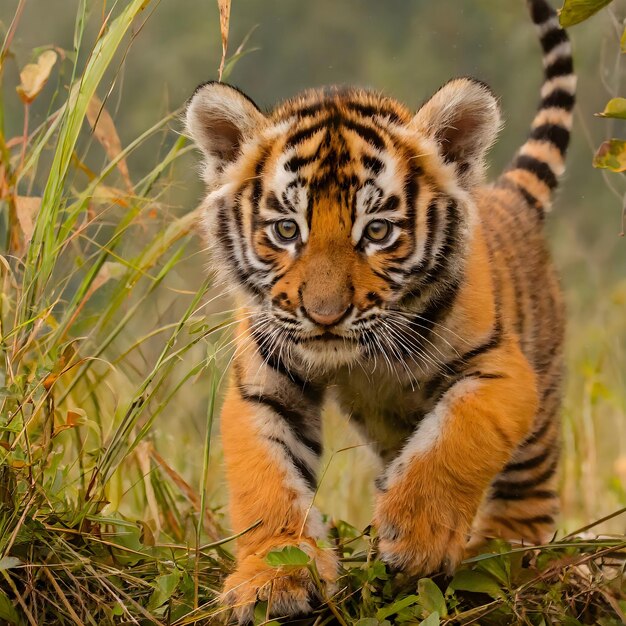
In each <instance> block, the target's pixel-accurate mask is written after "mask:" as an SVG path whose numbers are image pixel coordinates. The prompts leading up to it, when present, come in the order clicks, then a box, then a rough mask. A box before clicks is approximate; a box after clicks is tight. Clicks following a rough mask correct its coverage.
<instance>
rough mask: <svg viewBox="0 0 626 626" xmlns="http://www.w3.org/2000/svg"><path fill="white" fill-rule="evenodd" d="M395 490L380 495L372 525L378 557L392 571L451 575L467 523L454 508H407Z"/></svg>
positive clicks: (462, 549)
mask: <svg viewBox="0 0 626 626" xmlns="http://www.w3.org/2000/svg"><path fill="white" fill-rule="evenodd" d="M398 496H399V494H395V493H394V491H393V490H392V491H390V492H387V493H383V494H380V496H379V499H378V503H377V506H376V513H375V518H374V525H375V526H376V528H377V531H378V550H379V554H380V558H381V559H382V560H383V561H385V563H387V564H388V565H389V566H390V567H392V568H393V569H398V570H401V571H403V572H406V573H407V574H410V575H419V576H425V575H429V574H435V573H438V572H441V571H445V572H448V573H452V572H453V571H454V569H455V568H456V566H457V565H458V564H459V563H460V561H461V560H462V559H463V557H464V554H465V546H466V544H467V532H468V530H469V524H468V523H467V522H465V520H464V519H463V518H462V516H461V515H460V514H459V512H458V510H457V509H455V508H454V506H451V505H450V506H446V504H445V503H442V502H441V501H439V502H436V504H435V503H433V504H432V505H431V506H427V505H425V506H418V502H417V500H416V498H415V497H413V498H412V500H413V503H414V504H413V505H411V506H406V503H407V499H406V498H404V497H398Z"/></svg>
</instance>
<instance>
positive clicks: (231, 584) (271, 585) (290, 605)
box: [222, 544, 338, 624]
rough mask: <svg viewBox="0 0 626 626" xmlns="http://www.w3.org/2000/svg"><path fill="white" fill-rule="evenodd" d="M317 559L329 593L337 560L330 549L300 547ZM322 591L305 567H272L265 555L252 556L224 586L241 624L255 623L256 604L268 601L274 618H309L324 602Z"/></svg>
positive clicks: (226, 598) (224, 600)
mask: <svg viewBox="0 0 626 626" xmlns="http://www.w3.org/2000/svg"><path fill="white" fill-rule="evenodd" d="M299 547H300V548H302V549H303V550H304V551H305V552H307V553H308V554H310V555H311V556H312V557H313V558H314V559H315V564H316V566H317V571H318V573H319V577H320V580H321V582H322V584H323V585H324V587H325V591H326V592H327V593H332V592H333V591H334V583H335V580H336V578H337V567H338V561H337V557H336V555H335V553H334V552H332V551H331V550H320V549H318V548H312V547H311V546H310V545H308V544H307V545H300V546H299ZM321 599H322V598H321V595H320V592H319V590H318V588H317V586H316V585H315V583H314V581H313V579H312V578H311V575H310V572H309V570H308V569H307V568H306V567H287V566H281V567H272V566H271V565H268V564H267V563H266V562H265V555H258V554H251V555H249V556H247V557H245V558H244V559H243V560H242V561H240V562H239V563H238V564H237V569H236V570H235V572H234V573H232V574H231V575H230V576H229V577H228V578H227V579H226V582H225V584H224V591H223V594H222V603H223V604H224V605H226V606H229V607H231V608H232V609H233V615H234V618H235V619H236V622H237V623H238V624H248V623H251V622H252V617H253V613H254V605H255V603H256V602H267V603H268V608H269V614H270V615H271V616H272V617H286V616H296V615H306V614H308V613H310V612H311V611H312V610H313V609H314V608H315V605H316V604H317V603H318V602H319V601H320V600H321Z"/></svg>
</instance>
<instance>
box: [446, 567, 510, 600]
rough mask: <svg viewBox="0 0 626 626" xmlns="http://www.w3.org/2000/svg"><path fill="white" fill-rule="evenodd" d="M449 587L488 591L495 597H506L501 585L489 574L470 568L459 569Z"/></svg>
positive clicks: (474, 591) (475, 591) (476, 591)
mask: <svg viewBox="0 0 626 626" xmlns="http://www.w3.org/2000/svg"><path fill="white" fill-rule="evenodd" d="M448 589H451V590H452V591H471V592H473V593H486V594H487V595H488V596H491V597H492V598H494V599H497V598H504V597H506V594H505V593H504V592H503V591H502V589H501V588H500V585H499V584H498V583H497V582H496V581H495V580H494V579H493V578H492V577H491V576H490V575H489V574H487V573H485V572H479V571H476V570H470V569H462V570H459V571H458V572H457V573H456V574H455V575H454V578H453V579H452V580H451V581H450V585H449V586H448Z"/></svg>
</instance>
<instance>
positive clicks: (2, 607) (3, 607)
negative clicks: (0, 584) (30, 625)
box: [0, 590, 22, 624]
mask: <svg viewBox="0 0 626 626" xmlns="http://www.w3.org/2000/svg"><path fill="white" fill-rule="evenodd" d="M0 620H2V621H4V620H6V621H7V622H9V624H21V623H22V620H21V619H20V616H19V615H18V613H17V611H16V610H15V607H14V606H13V604H11V600H9V597H8V596H7V595H6V594H5V593H4V591H2V590H0Z"/></svg>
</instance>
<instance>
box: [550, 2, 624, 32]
mask: <svg viewBox="0 0 626 626" xmlns="http://www.w3.org/2000/svg"><path fill="white" fill-rule="evenodd" d="M611 1H612V0H565V2H564V4H563V7H562V8H561V10H560V11H559V22H560V23H561V26H563V28H568V27H569V26H574V25H575V24H580V22H584V21H585V20H586V19H588V18H590V17H591V16H592V15H593V14H594V13H597V12H598V11H599V10H600V9H602V8H604V7H605V6H606V5H607V4H610V3H611Z"/></svg>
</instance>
